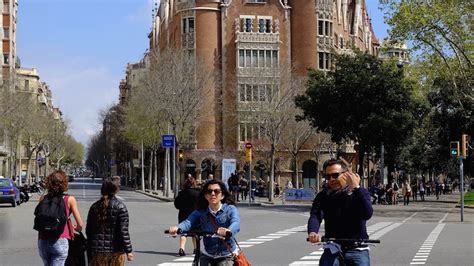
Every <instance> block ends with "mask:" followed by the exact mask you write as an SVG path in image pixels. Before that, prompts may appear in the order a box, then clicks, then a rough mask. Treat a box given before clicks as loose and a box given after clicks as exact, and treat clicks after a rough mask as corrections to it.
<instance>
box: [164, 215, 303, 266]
mask: <svg viewBox="0 0 474 266" xmlns="http://www.w3.org/2000/svg"><path fill="white" fill-rule="evenodd" d="M305 231H306V224H304V225H300V226H296V227H292V228H288V229H285V230H282V231H277V232H275V233H271V234H267V235H263V236H259V237H256V238H250V239H247V240H245V241H239V245H240V247H241V248H242V249H246V248H250V247H253V246H255V245H260V244H263V243H267V242H270V241H273V240H275V239H279V238H282V237H285V236H289V235H292V234H295V233H298V232H305ZM193 259H194V256H185V257H182V258H179V259H175V260H173V261H172V262H165V263H160V264H158V266H191V265H192V261H193Z"/></svg>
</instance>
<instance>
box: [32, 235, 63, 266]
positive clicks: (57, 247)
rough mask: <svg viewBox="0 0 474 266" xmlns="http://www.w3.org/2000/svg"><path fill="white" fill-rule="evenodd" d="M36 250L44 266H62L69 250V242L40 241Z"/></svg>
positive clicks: (61, 239) (60, 239) (61, 240)
mask: <svg viewBox="0 0 474 266" xmlns="http://www.w3.org/2000/svg"><path fill="white" fill-rule="evenodd" d="M38 250H39V255H40V257H41V259H43V264H44V265H45V266H64V263H65V262H66V259H67V253H68V250H69V242H68V240H67V239H66V238H59V239H40V240H38Z"/></svg>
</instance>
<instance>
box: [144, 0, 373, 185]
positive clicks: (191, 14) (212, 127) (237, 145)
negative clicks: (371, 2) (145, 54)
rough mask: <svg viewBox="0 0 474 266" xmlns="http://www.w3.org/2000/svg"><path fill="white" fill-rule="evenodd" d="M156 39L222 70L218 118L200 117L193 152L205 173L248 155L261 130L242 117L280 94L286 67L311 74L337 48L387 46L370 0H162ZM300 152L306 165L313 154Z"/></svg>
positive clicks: (213, 98)
mask: <svg viewBox="0 0 474 266" xmlns="http://www.w3.org/2000/svg"><path fill="white" fill-rule="evenodd" d="M149 38H150V51H154V50H162V49H165V48H167V47H172V48H174V49H182V50H184V51H187V52H188V53H189V54H190V55H192V56H194V57H195V58H197V59H199V60H200V62H201V64H204V65H206V66H207V67H209V68H210V69H212V70H213V71H214V72H215V73H219V74H220V80H221V82H218V83H216V84H217V85H215V87H214V88H211V89H212V91H213V93H212V94H210V95H208V96H207V97H206V99H205V103H204V104H206V105H207V106H212V107H213V108H212V112H213V113H212V116H211V118H209V117H207V116H206V119H205V120H202V121H199V125H198V129H197V136H196V138H197V139H196V143H197V145H196V148H195V150H192V151H186V158H187V160H188V161H187V166H188V167H194V166H195V167H196V169H195V170H197V172H198V174H199V172H200V170H201V169H200V167H201V168H202V167H204V166H203V165H205V164H208V163H209V160H212V161H216V162H217V165H218V167H217V173H216V174H217V175H219V164H220V160H222V159H224V158H237V159H238V158H241V157H242V154H241V153H242V152H241V150H242V146H243V145H242V144H243V143H245V142H246V141H248V138H249V136H250V135H252V134H251V132H252V130H255V129H253V128H252V125H250V124H248V123H246V121H245V118H244V117H245V116H244V115H242V110H244V109H245V108H244V107H245V105H246V104H247V103H248V102H251V101H255V100H256V101H261V100H262V99H263V100H265V99H266V98H268V97H270V96H271V95H272V94H274V93H278V90H279V87H278V84H277V82H272V80H278V78H279V75H280V74H279V73H280V70H281V69H288V68H290V69H294V71H295V72H296V73H297V74H299V75H302V76H304V75H306V69H307V68H308V67H311V68H316V69H321V70H328V69H330V68H331V66H332V62H331V57H332V56H331V54H332V53H333V52H336V53H350V52H351V48H352V47H358V48H359V49H361V50H363V51H368V52H369V53H372V54H378V51H379V47H380V44H379V42H378V40H377V38H376V37H375V35H374V32H373V30H372V25H371V22H370V18H369V16H368V12H367V8H366V3H365V1H364V0H312V1H309V0H304V1H303V0H195V1H194V0H162V1H161V2H160V6H159V8H158V9H157V12H156V15H155V20H154V22H153V27H152V31H151V33H150V35H149ZM252 95H258V97H253V96H252ZM218 97H222V100H220V99H217V98H218ZM249 132H250V133H249ZM350 149H351V148H350V147H349V148H348V150H350ZM301 157H302V158H301V159H300V162H301V165H300V166H299V167H298V168H299V169H304V168H305V167H304V164H305V162H307V161H308V160H309V161H311V160H312V159H311V158H312V157H313V155H311V154H310V153H309V152H306V154H302V155H301ZM312 165H314V164H312ZM188 170H190V169H188ZM281 172H285V171H284V170H281ZM314 172H315V170H312V174H310V175H309V176H310V178H314V177H311V176H314ZM303 175H304V176H305V174H304V173H303ZM306 176H308V174H306ZM202 178H205V177H204V176H203V177H202ZM280 182H281V183H283V182H284V180H280ZM305 184H314V183H312V182H309V183H306V182H305Z"/></svg>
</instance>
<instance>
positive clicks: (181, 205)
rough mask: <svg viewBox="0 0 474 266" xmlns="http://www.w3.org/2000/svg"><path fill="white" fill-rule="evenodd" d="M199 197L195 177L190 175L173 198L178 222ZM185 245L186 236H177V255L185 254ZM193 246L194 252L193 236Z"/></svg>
mask: <svg viewBox="0 0 474 266" xmlns="http://www.w3.org/2000/svg"><path fill="white" fill-rule="evenodd" d="M198 199H199V189H198V188H197V185H196V179H195V178H194V177H192V176H190V177H188V178H187V179H186V181H184V189H183V190H181V191H180V192H179V193H178V196H177V197H176V199H175V200H174V206H175V207H176V209H178V210H179V212H178V222H179V223H181V222H183V221H184V220H186V218H188V216H189V215H190V214H191V213H192V212H193V211H194V210H195V209H196V206H197V202H198ZM185 246H186V236H181V237H180V238H179V250H178V255H179V256H185V255H186V252H185V251H184V249H185ZM193 248H194V252H193V254H194V253H196V238H194V237H193Z"/></svg>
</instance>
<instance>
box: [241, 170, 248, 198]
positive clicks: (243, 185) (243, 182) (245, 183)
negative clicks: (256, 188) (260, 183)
mask: <svg viewBox="0 0 474 266" xmlns="http://www.w3.org/2000/svg"><path fill="white" fill-rule="evenodd" d="M248 184H249V182H248V181H247V179H246V178H245V177H244V176H243V175H241V176H240V179H239V190H240V198H241V199H242V200H243V201H246V200H247V194H248Z"/></svg>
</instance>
